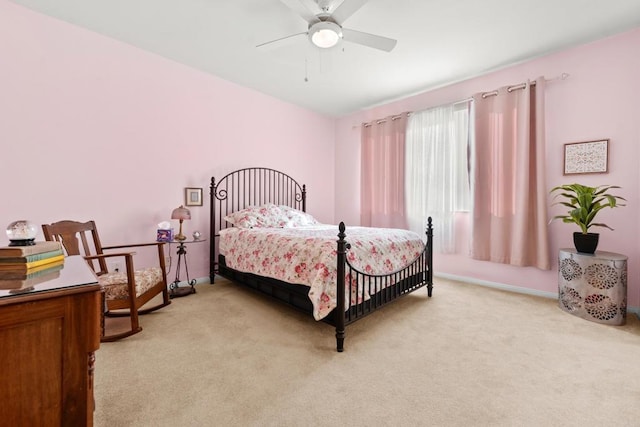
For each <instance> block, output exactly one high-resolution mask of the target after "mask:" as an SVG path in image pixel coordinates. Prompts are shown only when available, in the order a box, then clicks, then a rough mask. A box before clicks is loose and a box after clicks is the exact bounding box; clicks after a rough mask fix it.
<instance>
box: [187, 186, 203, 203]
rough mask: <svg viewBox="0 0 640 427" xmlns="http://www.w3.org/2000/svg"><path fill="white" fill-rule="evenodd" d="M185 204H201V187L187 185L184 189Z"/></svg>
mask: <svg viewBox="0 0 640 427" xmlns="http://www.w3.org/2000/svg"><path fill="white" fill-rule="evenodd" d="M184 205H185V206H202V188H193V187H187V188H185V189H184Z"/></svg>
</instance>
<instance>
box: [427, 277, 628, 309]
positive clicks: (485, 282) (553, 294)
mask: <svg viewBox="0 0 640 427" xmlns="http://www.w3.org/2000/svg"><path fill="white" fill-rule="evenodd" d="M433 275H434V277H442V278H443V279H449V280H457V281H459V282H465V283H471V284H473V285H480V286H486V287H489V288H495V289H501V290H504V291H509V292H517V293H521V294H528V295H534V296H538V297H544V298H552V299H558V293H557V292H545V291H539V290H537V289H529V288H520V287H518V286H513V285H507V284H505V283H498V282H490V281H488V280H481V279H476V278H474V277H466V276H457V275H455V274H448V273H433ZM627 313H633V314H635V315H636V316H638V318H640V307H627Z"/></svg>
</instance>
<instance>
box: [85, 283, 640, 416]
mask: <svg viewBox="0 0 640 427" xmlns="http://www.w3.org/2000/svg"><path fill="white" fill-rule="evenodd" d="M197 291H198V292H197V293H196V294H194V295H190V296H188V297H185V298H178V299H175V300H173V304H171V305H170V306H168V307H165V308H163V309H162V310H160V311H158V312H155V313H152V314H149V315H146V316H144V317H142V319H141V322H142V326H143V328H144V330H143V331H142V332H141V333H139V334H137V335H135V336H132V337H129V338H127V339H124V340H121V341H119V342H115V343H103V344H102V345H101V348H100V350H98V352H97V354H96V359H97V361H96V373H95V399H96V407H97V408H96V412H95V425H96V426H98V427H101V426H329V425H334V426H335V425H350V426H398V425H403V426H604V425H616V426H638V425H640V321H638V319H637V318H636V316H635V315H629V316H628V322H627V325H626V326H622V327H615V326H605V325H600V324H597V323H593V322H589V321H586V320H583V319H579V318H577V317H574V316H571V315H569V314H567V313H564V312H563V311H561V310H560V309H559V308H558V307H557V303H556V301H555V300H551V299H545V298H539V297H533V296H529V295H522V294H515V293H509V292H505V291H499V290H494V289H489V288H485V287H480V286H476V285H469V284H464V283H459V282H454V281H449V280H444V279H436V284H435V288H434V296H433V298H431V299H429V298H427V296H426V290H421V291H419V292H418V293H417V294H413V295H410V296H407V297H405V298H403V299H401V300H399V301H397V302H396V303H394V304H392V305H390V306H388V307H386V308H384V309H382V310H381V311H379V312H377V313H374V314H373V315H371V316H369V317H367V318H365V319H363V320H361V321H359V322H356V323H355V324H353V325H350V326H349V327H347V338H346V341H345V352H344V353H337V352H336V351H335V339H334V330H333V328H332V327H330V326H329V325H326V324H324V323H321V322H315V321H314V320H312V319H311V318H310V317H307V316H305V315H303V314H301V313H298V312H297V311H295V310H293V309H290V308H288V307H285V306H283V305H281V304H279V303H277V302H274V301H271V300H269V299H266V297H263V296H261V295H256V294H254V293H253V292H250V291H248V290H244V289H242V288H239V287H238V286H237V285H234V284H232V283H231V282H228V281H226V280H224V279H220V280H218V281H216V284H214V285H208V284H204V285H197Z"/></svg>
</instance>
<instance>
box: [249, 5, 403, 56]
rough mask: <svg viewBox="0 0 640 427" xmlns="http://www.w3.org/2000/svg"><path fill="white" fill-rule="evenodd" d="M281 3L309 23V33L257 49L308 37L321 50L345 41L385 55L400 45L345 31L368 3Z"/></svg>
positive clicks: (391, 40)
mask: <svg viewBox="0 0 640 427" xmlns="http://www.w3.org/2000/svg"><path fill="white" fill-rule="evenodd" d="M281 1H282V3H284V4H285V5H286V6H287V7H289V8H290V9H291V10H293V11H294V12H296V13H297V14H298V15H300V16H301V17H302V18H303V19H304V20H305V21H307V23H308V24H309V28H308V30H307V31H305V32H302V33H296V34H292V35H289V36H286V37H281V38H279V39H276V40H271V41H268V42H265V43H261V44H259V45H258V46H256V47H263V46H267V45H269V44H272V43H276V42H280V41H282V40H286V39H290V38H292V37H297V36H301V35H305V34H306V35H307V36H308V37H309V40H310V41H311V43H312V44H313V45H315V46H317V47H319V48H322V49H328V48H331V47H334V46H336V45H337V44H339V43H340V42H341V41H342V40H344V41H347V42H351V43H357V44H360V45H363V46H368V47H371V48H374V49H380V50H383V51H385V52H391V50H392V49H393V48H394V47H395V45H396V43H397V40H394V39H390V38H387V37H382V36H377V35H375V34H369V33H364V32H362V31H356V30H351V29H348V28H343V27H342V23H343V22H344V21H346V20H347V19H348V18H349V17H350V16H351V15H353V14H354V13H355V12H357V11H358V9H360V8H361V7H362V6H364V4H365V3H366V2H367V1H368V0H344V1H343V2H342V3H341V4H340V5H339V6H338V7H334V5H335V3H337V0H281Z"/></svg>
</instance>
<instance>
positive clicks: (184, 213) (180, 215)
mask: <svg viewBox="0 0 640 427" xmlns="http://www.w3.org/2000/svg"><path fill="white" fill-rule="evenodd" d="M171 219H179V220H180V231H178V235H177V236H175V237H174V239H176V240H180V241H182V240H187V236H185V235H184V234H182V221H184V220H185V219H191V212H189V209H187V208H185V207H184V206H182V205H180V207H179V208H175V209H174V210H173V212H171Z"/></svg>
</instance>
